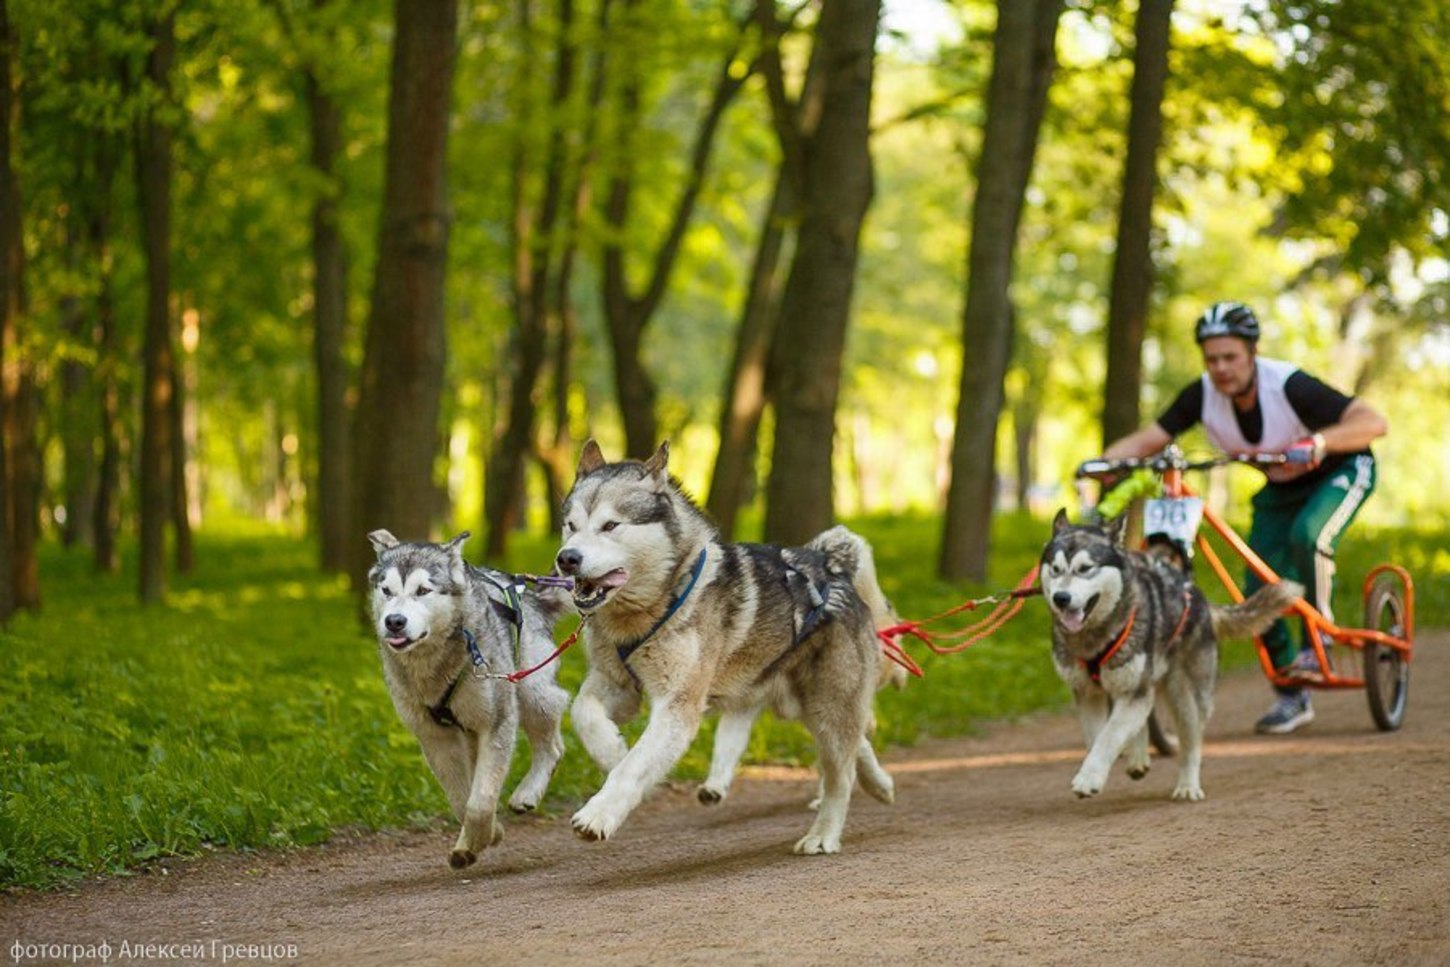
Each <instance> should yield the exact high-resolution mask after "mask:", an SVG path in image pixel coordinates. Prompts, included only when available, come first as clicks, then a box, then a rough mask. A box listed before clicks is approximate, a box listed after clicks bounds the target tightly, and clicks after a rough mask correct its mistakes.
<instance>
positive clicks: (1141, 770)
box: [1128, 762, 1148, 780]
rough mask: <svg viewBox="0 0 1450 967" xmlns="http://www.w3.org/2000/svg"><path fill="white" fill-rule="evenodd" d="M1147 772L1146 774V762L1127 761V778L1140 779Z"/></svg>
mask: <svg viewBox="0 0 1450 967" xmlns="http://www.w3.org/2000/svg"><path fill="white" fill-rule="evenodd" d="M1147 774H1148V763H1146V762H1144V763H1137V762H1130V763H1128V778H1129V779H1134V780H1137V779H1142V778H1143V777H1144V776H1146V775H1147Z"/></svg>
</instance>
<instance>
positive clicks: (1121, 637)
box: [1077, 604, 1138, 684]
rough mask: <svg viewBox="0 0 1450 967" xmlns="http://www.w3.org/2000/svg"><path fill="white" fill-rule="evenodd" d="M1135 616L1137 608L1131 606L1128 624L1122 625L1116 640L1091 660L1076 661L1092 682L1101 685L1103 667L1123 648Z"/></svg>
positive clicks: (1081, 659) (1080, 659)
mask: <svg viewBox="0 0 1450 967" xmlns="http://www.w3.org/2000/svg"><path fill="white" fill-rule="evenodd" d="M1137 616H1138V606H1137V605H1136V604H1135V605H1133V610H1131V611H1129V612H1128V623H1127V624H1125V625H1123V630H1122V631H1121V632H1119V633H1118V637H1117V639H1116V640H1115V641H1114V642H1113V643H1112V644H1111V645H1109V646H1108V647H1107V648H1105V649H1104V650H1102V651H1100V652H1098V654H1097V655H1096V656H1095V657H1093V658H1079V659H1078V660H1077V661H1078V664H1080V665H1082V667H1084V668H1086V669H1087V673H1088V676H1089V677H1090V678H1092V680H1093V681H1094V682H1097V683H1099V684H1101V683H1102V680H1103V675H1102V670H1103V665H1104V664H1106V663H1107V661H1108V659H1110V658H1112V657H1113V656H1114V655H1116V654H1117V653H1118V649H1119V648H1121V647H1123V645H1124V643H1125V642H1127V640H1128V635H1129V634H1130V633H1131V632H1132V630H1133V619H1134V618H1136V617H1137Z"/></svg>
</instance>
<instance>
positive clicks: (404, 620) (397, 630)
mask: <svg viewBox="0 0 1450 967" xmlns="http://www.w3.org/2000/svg"><path fill="white" fill-rule="evenodd" d="M383 627H385V628H387V629H388V630H389V631H391V632H392V633H393V634H395V635H396V634H401V633H402V631H403V629H404V628H406V627H408V616H407V615H405V614H390V615H388V616H387V617H386V618H384V619H383Z"/></svg>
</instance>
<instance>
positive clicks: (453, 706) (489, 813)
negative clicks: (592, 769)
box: [368, 530, 569, 869]
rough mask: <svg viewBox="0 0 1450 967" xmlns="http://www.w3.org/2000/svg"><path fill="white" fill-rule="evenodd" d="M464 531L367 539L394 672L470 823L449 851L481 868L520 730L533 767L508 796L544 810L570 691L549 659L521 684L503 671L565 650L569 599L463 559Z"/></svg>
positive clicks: (397, 689) (426, 748)
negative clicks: (558, 641)
mask: <svg viewBox="0 0 1450 967" xmlns="http://www.w3.org/2000/svg"><path fill="white" fill-rule="evenodd" d="M467 537H468V532H467V531H465V532H464V533H462V534H459V535H458V536H457V537H455V538H453V539H452V540H451V541H449V542H448V543H446V544H434V543H429V542H404V541H400V540H398V539H397V538H396V537H394V536H393V535H392V534H391V533H389V532H388V531H386V530H376V531H373V532H372V533H371V534H369V535H368V540H369V541H370V542H371V543H372V546H373V549H374V550H375V551H376V552H377V563H376V564H374V565H373V567H372V569H371V570H370V571H369V572H368V584H369V587H370V588H371V591H372V615H373V624H374V630H375V631H376V634H377V638H378V653H379V655H380V657H381V659H382V665H383V679H384V681H385V682H386V683H387V686H388V694H389V696H390V697H391V698H392V700H393V707H394V708H395V709H396V710H397V712H398V716H399V718H401V719H402V720H403V724H404V725H406V726H407V727H408V730H409V731H410V732H412V733H413V735H414V737H416V738H417V740H418V744H419V746H421V747H422V750H423V757H424V758H425V759H426V760H427V761H428V765H429V767H430V768H431V769H432V770H433V774H434V775H435V776H436V777H437V778H438V782H439V783H440V784H441V785H442V786H443V791H444V792H445V793H446V794H447V796H448V803H449V805H450V806H451V807H452V809H453V814H454V816H456V817H457V818H458V820H459V821H460V822H461V823H462V824H463V826H462V829H461V830H460V831H459V833H458V840H457V842H456V843H455V845H454V847H453V850H452V852H451V853H450V854H449V857H448V863H449V865H450V866H452V867H453V868H454V869H462V868H463V867H466V866H470V865H472V864H473V863H474V862H475V861H476V860H477V859H478V856H479V854H480V853H482V852H483V850H484V849H485V848H486V847H489V846H492V845H494V844H496V843H498V842H499V840H501V839H502V838H503V826H502V825H500V824H499V823H498V821H497V815H496V814H497V811H498V800H499V797H500V796H501V795H502V791H503V786H504V781H505V779H506V778H507V776H508V771H509V763H510V761H511V760H512V758H513V751H514V744H515V738H516V733H517V731H518V726H519V724H520V723H522V725H523V727H524V733H525V735H526V736H527V737H528V740H529V748H530V752H531V755H530V762H529V770H528V773H527V774H526V775H525V776H524V778H523V779H521V780H519V784H518V786H517V787H515V789H514V791H513V795H512V796H510V797H509V807H510V808H511V809H513V810H514V811H515V812H527V811H529V810H532V809H534V808H535V807H536V806H538V804H539V802H540V801H541V800H542V799H543V798H544V793H545V792H546V791H547V790H548V786H549V779H550V777H551V776H552V775H553V772H554V768H555V766H556V765H558V762H559V759H560V757H561V756H562V755H563V754H564V741H563V738H562V736H561V734H560V723H561V722H562V720H563V717H564V710H565V709H566V708H567V707H568V705H569V694H568V692H566V691H564V689H562V688H560V687H559V685H558V683H557V682H556V681H555V675H556V671H557V667H558V666H557V665H550V666H547V667H546V668H544V669H542V670H540V671H539V672H536V673H534V674H532V675H530V676H528V677H527V678H525V679H523V680H522V681H521V682H519V683H518V684H517V685H515V684H513V683H511V682H508V681H504V680H502V679H501V678H499V677H494V676H499V675H502V674H507V673H509V672H512V671H514V670H515V669H516V668H519V667H526V666H532V665H535V664H537V663H539V662H540V661H542V660H543V659H544V658H545V657H546V656H548V655H549V654H550V653H551V652H552V651H553V650H554V641H553V633H554V625H555V624H556V623H557V621H558V620H559V618H560V617H562V616H563V614H564V613H565V612H566V611H568V610H569V600H568V596H567V595H565V594H562V593H561V592H557V591H534V590H530V589H523V588H521V587H520V586H519V582H518V581H517V580H516V579H514V578H513V576H512V575H508V574H504V573H503V572H498V571H492V570H490V569H487V568H479V567H474V566H473V565H471V564H469V563H467V562H466V561H464V559H463V550H462V547H463V542H464V540H466V539H467Z"/></svg>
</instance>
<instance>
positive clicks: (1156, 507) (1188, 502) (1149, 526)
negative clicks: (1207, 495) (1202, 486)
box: [1143, 497, 1203, 547]
mask: <svg viewBox="0 0 1450 967" xmlns="http://www.w3.org/2000/svg"><path fill="white" fill-rule="evenodd" d="M1202 520H1203V501H1202V500H1201V499H1199V498H1198V497H1179V498H1176V499H1173V500H1165V499H1161V498H1160V499H1157V500H1150V501H1148V502H1147V503H1145V504H1144V505H1143V533H1144V534H1166V535H1168V536H1169V537H1171V538H1173V539H1174V540H1176V541H1181V542H1182V543H1183V545H1184V546H1185V547H1192V546H1193V539H1194V538H1195V537H1197V536H1198V525H1199V523H1200V522H1201V521H1202Z"/></svg>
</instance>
